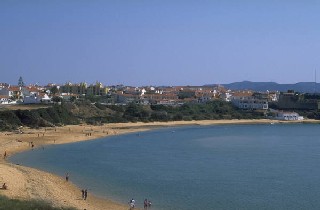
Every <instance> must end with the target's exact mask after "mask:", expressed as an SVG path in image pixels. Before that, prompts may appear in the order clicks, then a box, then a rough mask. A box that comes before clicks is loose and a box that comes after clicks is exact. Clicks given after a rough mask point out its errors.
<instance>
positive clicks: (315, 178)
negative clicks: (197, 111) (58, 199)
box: [10, 124, 320, 210]
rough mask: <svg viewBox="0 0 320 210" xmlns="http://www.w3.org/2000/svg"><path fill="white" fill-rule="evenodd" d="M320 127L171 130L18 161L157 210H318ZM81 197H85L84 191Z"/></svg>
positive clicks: (56, 148) (60, 148) (51, 150)
mask: <svg viewBox="0 0 320 210" xmlns="http://www.w3.org/2000/svg"><path fill="white" fill-rule="evenodd" d="M319 128H320V125H311V124H310V125H305V124H292V125H287V124H277V125H226V126H194V127H180V128H167V129H160V130H154V131H149V132H143V133H139V134H129V135H122V136H114V137H109V138H104V139H98V140H96V141H88V142H81V143H75V144H67V145H53V146H50V147H46V148H45V149H37V150H33V151H28V152H24V153H21V154H17V155H15V156H13V157H11V158H10V161H11V162H13V163H19V164H22V165H27V166H31V167H35V168H39V169H42V170H46V171H49V172H53V173H55V174H58V175H61V176H64V174H65V173H66V172H69V174H70V180H71V181H72V182H74V183H75V184H77V185H79V186H80V187H82V188H88V189H89V196H90V193H95V194H97V195H100V196H106V197H109V198H112V199H114V200H116V201H118V202H121V203H127V202H128V201H129V199H131V198H134V199H135V200H136V201H137V206H138V207H140V208H142V207H143V200H144V199H145V198H148V199H150V200H151V201H152V203H153V207H152V209H156V210H162V209H163V210H167V209H168V210H170V209H181V210H189V209H190V210H191V209H192V210H194V209H320V138H319V130H320V129H319ZM79 196H80V192H79Z"/></svg>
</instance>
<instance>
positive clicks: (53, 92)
mask: <svg viewBox="0 0 320 210" xmlns="http://www.w3.org/2000/svg"><path fill="white" fill-rule="evenodd" d="M58 92H59V89H58V87H57V86H53V87H52V88H51V89H50V93H51V94H52V95H55V94H57V93H58Z"/></svg>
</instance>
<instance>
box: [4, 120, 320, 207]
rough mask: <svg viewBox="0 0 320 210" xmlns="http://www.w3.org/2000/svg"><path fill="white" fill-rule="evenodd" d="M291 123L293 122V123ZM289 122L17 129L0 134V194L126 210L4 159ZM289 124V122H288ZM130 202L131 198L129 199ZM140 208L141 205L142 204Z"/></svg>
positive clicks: (124, 205)
mask: <svg viewBox="0 0 320 210" xmlns="http://www.w3.org/2000/svg"><path fill="white" fill-rule="evenodd" d="M296 122H297V121H294V122H293V123H296ZM302 122H304V123H318V122H319V121H315V120H304V121H302ZM265 123H289V122H288V121H285V122H284V121H275V120H203V121H176V122H152V123H117V124H105V125H101V126H90V125H72V126H63V127H55V128H52V127H51V128H41V129H31V128H24V127H22V128H20V130H19V131H16V132H0V156H1V158H0V187H1V186H2V184H3V183H6V185H7V186H8V189H7V190H0V195H5V196H7V197H9V198H18V199H23V200H29V199H39V200H45V201H47V202H49V203H51V204H52V205H54V206H56V207H66V206H68V207H75V208H77V209H88V210H89V209H90V210H108V209H110V210H122V209H123V210H127V209H128V205H127V204H125V203H124V204H120V203H116V202H114V201H111V200H108V199H105V198H99V197H97V196H94V195H92V194H91V192H90V191H89V192H88V199H87V200H82V198H81V189H79V188H78V187H77V186H75V185H74V184H72V175H70V181H69V182H66V181H65V177H60V176H57V175H54V174H50V173H47V172H43V171H40V170H37V169H33V168H29V167H25V166H21V165H14V164H11V163H9V162H7V161H6V159H4V158H3V156H4V153H5V152H6V154H7V155H8V156H10V155H13V154H14V153H17V152H22V151H25V150H30V149H32V147H31V142H32V144H33V145H34V147H35V148H37V147H45V146H46V145H48V144H65V143H70V142H78V141H87V140H94V139H97V138H101V137H104V136H111V135H120V134H124V133H130V132H141V131H146V130H150V129H154V128H159V127H166V126H182V125H215V124H265ZM291 123H292V122H291ZM128 199H130V198H128ZM141 205H142V204H141Z"/></svg>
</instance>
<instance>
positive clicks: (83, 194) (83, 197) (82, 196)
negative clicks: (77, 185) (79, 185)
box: [81, 189, 84, 199]
mask: <svg viewBox="0 0 320 210" xmlns="http://www.w3.org/2000/svg"><path fill="white" fill-rule="evenodd" d="M81 192H82V199H84V189H82V190H81Z"/></svg>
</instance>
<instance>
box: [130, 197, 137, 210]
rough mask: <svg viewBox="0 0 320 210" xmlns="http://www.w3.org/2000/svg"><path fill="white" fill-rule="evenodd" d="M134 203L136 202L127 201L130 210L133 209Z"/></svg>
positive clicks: (132, 200)
mask: <svg viewBox="0 0 320 210" xmlns="http://www.w3.org/2000/svg"><path fill="white" fill-rule="evenodd" d="M135 202H136V201H135V200H134V199H133V198H132V199H131V200H130V201H129V205H130V209H133V208H134V206H135Z"/></svg>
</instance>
